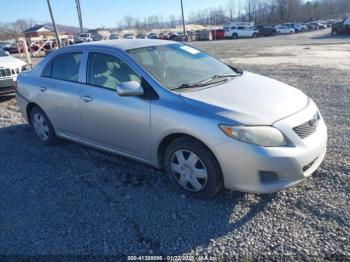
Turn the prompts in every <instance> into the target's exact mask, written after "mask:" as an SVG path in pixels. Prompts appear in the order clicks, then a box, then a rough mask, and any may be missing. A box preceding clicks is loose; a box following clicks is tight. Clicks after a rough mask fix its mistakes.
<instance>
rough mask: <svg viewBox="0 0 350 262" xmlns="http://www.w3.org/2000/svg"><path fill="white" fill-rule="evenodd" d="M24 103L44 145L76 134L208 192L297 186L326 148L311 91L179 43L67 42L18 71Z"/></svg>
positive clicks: (194, 191) (182, 186) (193, 190)
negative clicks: (31, 67)
mask: <svg viewBox="0 0 350 262" xmlns="http://www.w3.org/2000/svg"><path fill="white" fill-rule="evenodd" d="M17 103H18V106H19V108H20V109H21V111H22V114H23V116H24V117H25V119H26V120H27V121H28V122H29V123H30V124H31V125H32V126H33V128H34V130H35V133H36V135H37V137H38V138H39V140H40V141H41V142H42V143H44V144H47V145H52V144H55V143H56V142H57V141H58V140H59V139H68V140H72V141H75V142H78V143H81V144H84V145H87V146H91V147H94V148H97V149H100V150H104V151H108V152H111V153H115V154H119V155H122V156H125V157H129V158H132V159H135V160H139V161H142V162H144V163H147V164H150V165H152V166H154V167H156V168H159V169H162V170H165V173H167V174H168V176H169V178H170V181H171V182H172V183H173V184H174V185H175V186H176V187H177V188H178V189H179V190H181V191H182V192H184V193H187V194H189V195H191V196H194V197H199V198H210V197H213V196H214V195H215V194H217V193H218V192H219V191H220V190H221V189H222V188H227V189H231V190H238V191H244V192H253V193H269V192H276V191H279V190H282V189H285V188H288V187H291V186H293V185H296V184H297V183H299V182H301V181H303V180H304V179H305V178H307V177H309V176H310V175H311V174H313V173H314V172H315V171H316V169H317V168H318V167H319V165H320V164H321V162H322V161H323V159H324V157H325V154H326V143H327V129H326V125H325V123H324V120H323V118H322V116H321V114H320V112H319V110H318V108H317V106H316V105H315V103H314V102H313V101H312V99H311V98H309V97H307V96H306V95H305V94H303V93H302V92H301V91H299V90H298V89H295V88H293V87H291V86H289V85H286V84H283V83H281V82H278V81H276V80H273V79H270V78H267V77H264V76H261V75H257V74H253V73H250V72H247V71H242V70H239V69H237V68H235V67H232V66H229V65H226V64H225V63H223V62H221V61H220V60H217V59H216V58H213V57H211V56H210V55H208V54H206V53H205V52H203V51H201V50H198V49H196V48H193V47H190V46H187V45H184V44H181V43H175V42H171V41H163V40H128V39H123V40H114V41H105V42H103V41H102V42H96V43H86V44H81V45H75V46H70V47H66V48H62V49H59V50H57V51H55V52H52V53H51V54H49V55H48V56H47V57H46V58H45V59H43V60H42V61H41V62H40V63H39V64H38V65H37V66H36V67H35V68H34V69H33V70H32V71H30V72H24V73H22V74H21V75H20V76H19V77H18V87H17Z"/></svg>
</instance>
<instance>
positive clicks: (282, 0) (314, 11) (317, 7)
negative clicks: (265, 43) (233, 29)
mask: <svg viewBox="0 0 350 262" xmlns="http://www.w3.org/2000/svg"><path fill="white" fill-rule="evenodd" d="M179 13H180V12H179ZM349 13H350V0H318V1H316V0H314V1H307V2H305V1H302V0H230V1H229V2H228V3H227V4H226V5H225V6H220V7H217V8H206V9H203V10H201V11H197V12H190V13H188V14H187V16H186V23H188V24H200V25H203V26H214V25H223V24H225V23H228V22H230V21H233V22H236V21H241V22H252V21H254V22H255V23H256V24H281V23H286V22H309V21H315V20H321V19H331V18H342V17H343V16H346V15H348V14H349ZM181 23H182V21H181V16H179V15H177V16H176V15H171V16H168V17H163V16H161V15H152V16H148V17H144V18H142V19H140V18H139V17H133V16H131V15H127V16H125V17H124V19H122V20H121V21H118V23H117V24H118V26H119V28H122V29H125V28H136V29H162V28H174V27H176V26H177V25H180V24H181Z"/></svg>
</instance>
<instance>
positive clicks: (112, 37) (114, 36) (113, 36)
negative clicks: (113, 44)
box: [109, 33, 120, 40]
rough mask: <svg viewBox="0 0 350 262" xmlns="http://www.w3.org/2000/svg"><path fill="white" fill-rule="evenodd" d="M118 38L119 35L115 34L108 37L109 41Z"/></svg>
mask: <svg viewBox="0 0 350 262" xmlns="http://www.w3.org/2000/svg"><path fill="white" fill-rule="evenodd" d="M119 38H120V36H119V34H116V33H112V34H111V36H110V37H109V39H110V40H116V39H119Z"/></svg>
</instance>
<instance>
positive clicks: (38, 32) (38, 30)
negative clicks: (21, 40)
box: [24, 25, 53, 38]
mask: <svg viewBox="0 0 350 262" xmlns="http://www.w3.org/2000/svg"><path fill="white" fill-rule="evenodd" d="M52 35H53V28H51V27H49V26H47V25H35V26H33V27H31V28H29V29H27V30H25V31H24V36H25V38H32V37H41V38H47V37H50V36H52Z"/></svg>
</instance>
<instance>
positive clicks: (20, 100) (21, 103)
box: [16, 92, 29, 123]
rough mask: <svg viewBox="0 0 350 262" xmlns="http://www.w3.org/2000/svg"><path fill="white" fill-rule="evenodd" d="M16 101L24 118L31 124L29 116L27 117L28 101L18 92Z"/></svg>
mask: <svg viewBox="0 0 350 262" xmlns="http://www.w3.org/2000/svg"><path fill="white" fill-rule="evenodd" d="M16 101H17V106H18V108H19V110H20V111H21V113H22V116H23V118H24V119H25V120H26V121H27V122H28V123H29V119H28V115H27V106H28V103H29V102H28V100H27V99H25V98H24V97H23V96H21V95H20V94H19V93H18V92H16Z"/></svg>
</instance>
